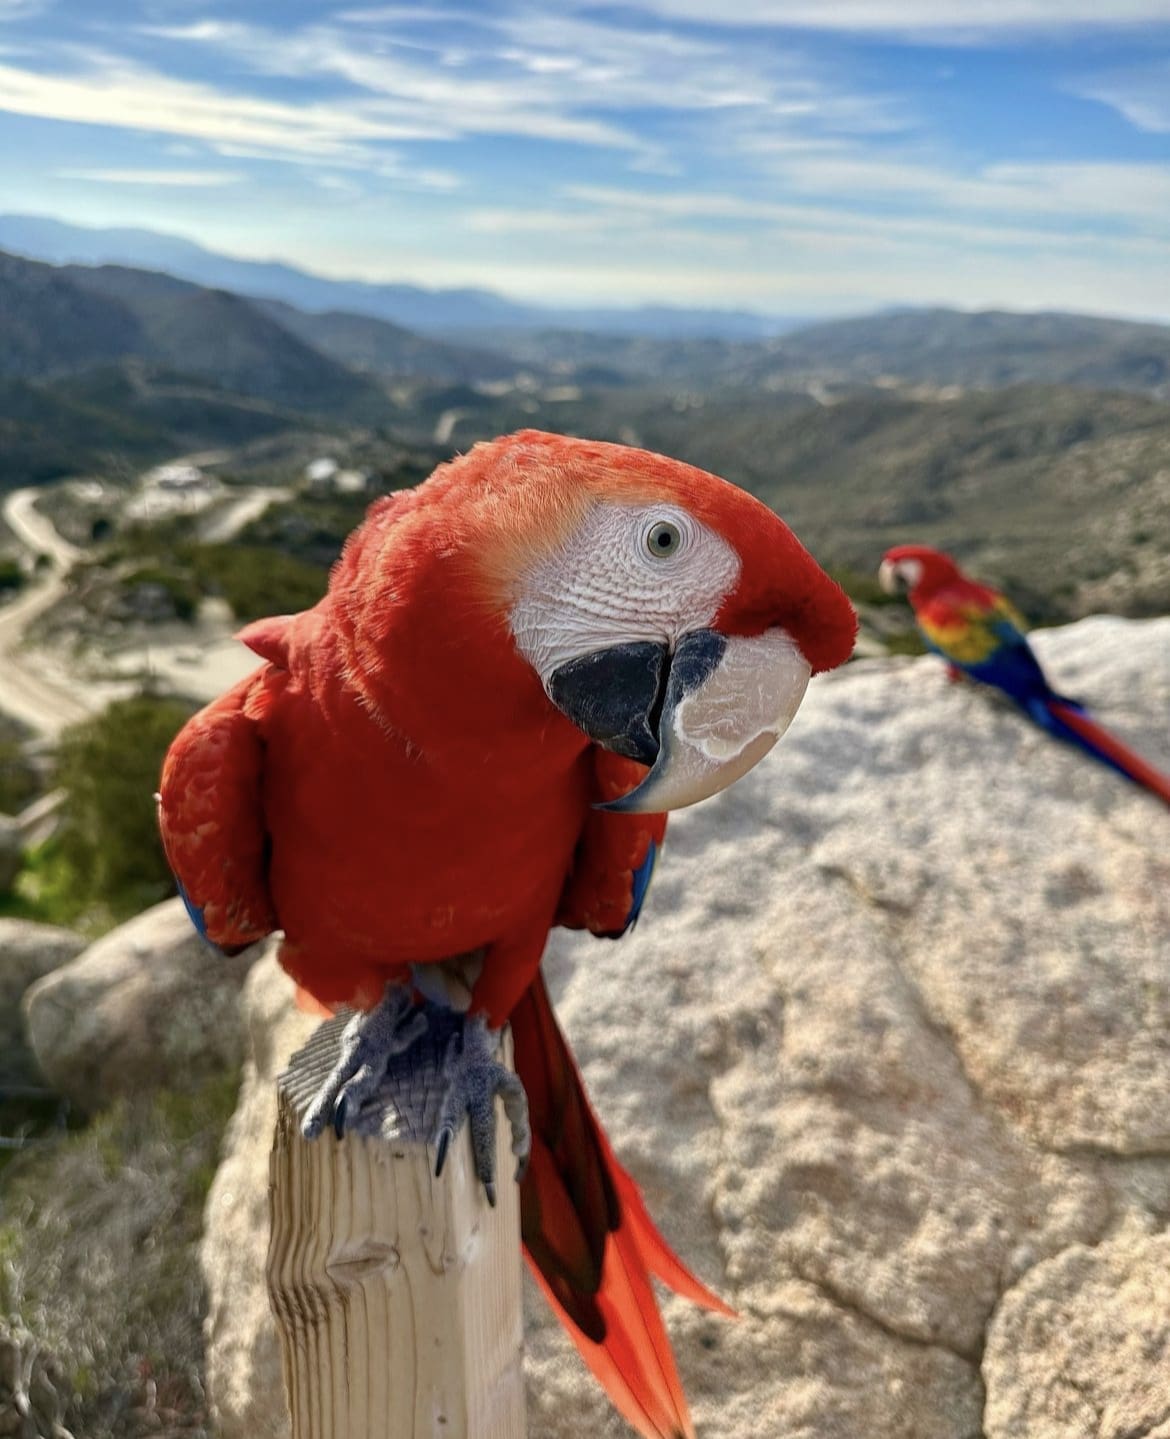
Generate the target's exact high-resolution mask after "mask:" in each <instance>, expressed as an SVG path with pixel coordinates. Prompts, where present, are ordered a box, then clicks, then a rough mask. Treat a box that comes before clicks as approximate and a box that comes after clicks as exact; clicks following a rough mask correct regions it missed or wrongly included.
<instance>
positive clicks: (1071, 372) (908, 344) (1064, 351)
mask: <svg viewBox="0 0 1170 1439" xmlns="http://www.w3.org/2000/svg"><path fill="white" fill-rule="evenodd" d="M757 348H758V350H759V352H760V353H759V357H758V358H757V359H755V360H751V359H750V358H748V357H747V356H746V354H745V356H744V358H745V359H746V360H747V363H745V364H743V365H738V364H732V365H730V366H729V367H728V370H727V372H726V373H725V379H727V380H728V381H732V382H734V383H737V384H749V385H754V384H758V385H768V384H775V383H777V382H780V381H790V380H792V379H795V378H798V377H806V378H808V377H820V378H821V379H824V380H836V381H842V382H847V383H854V384H857V383H873V382H876V381H879V380H881V379H883V378H887V377H893V378H897V379H899V380H901V381H903V382H905V383H908V384H914V385H961V386H963V387H964V388H983V389H993V388H1001V387H1003V386H1006V385H1020V384H1042V385H1077V386H1085V387H1087V388H1090V389H1101V390H1110V389H1118V390H1145V391H1148V392H1150V393H1161V394H1163V395H1167V394H1170V327H1168V326H1165V325H1139V324H1134V323H1132V322H1131V321H1128V320H1110V319H1098V318H1095V317H1094V316H1090V315H1062V314H1011V313H1007V312H1005V311H999V310H987V311H982V312H976V313H973V314H967V313H964V312H962V311H958V310H941V309H939V310H902V311H894V312H890V313H886V314H879V315H867V316H863V317H861V318H858V319H849V320H834V321H830V322H828V323H826V324H820V325H811V326H808V327H807V328H804V329H800V330H797V331H795V332H793V333H792V334H789V335H786V336H784V337H783V339H782V340H779V341H776V342H774V343H769V344H765V345H761V346H759V347H757Z"/></svg>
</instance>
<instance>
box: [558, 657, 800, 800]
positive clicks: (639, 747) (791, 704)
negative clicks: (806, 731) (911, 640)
mask: <svg viewBox="0 0 1170 1439" xmlns="http://www.w3.org/2000/svg"><path fill="white" fill-rule="evenodd" d="M810 674H811V669H810V667H809V663H808V661H807V660H806V659H805V657H804V655H803V654H802V653H801V651H800V647H799V645H797V643H796V641H795V640H794V639H793V638H792V637H791V635H789V634H788V633H787V632H786V631H785V630H782V629H771V630H765V631H764V633H763V634H761V635H755V636H752V637H751V638H746V637H743V636H727V635H721V634H718V633H716V632H715V631H714V630H696V631H694V632H693V633H691V634H688V635H684V636H683V638H682V639H681V640H680V641H679V643H678V644H677V645H676V646H675V648H674V650H673V651H671V650H670V649H669V648H668V647H667V646H666V645H663V644H654V643H652V642H649V641H645V642H639V643H636V644H625V645H616V646H614V647H613V648H612V649H607V650H599V651H596V652H595V653H593V654H589V655H585V656H583V657H582V658H580V659H576V660H571V661H570V662H569V663H568V664H566V665H562V666H561V667H560V669H558V670H557V671H556V672H555V673H554V675H553V677H552V683H551V684H550V686H549V694H550V696H551V698H552V700H553V703H554V704H556V705H557V707H558V708H559V709H560V710H561V711H562V712H563V713H564V714H566V715H567V716H568V717H569V719H571V720H572V721H573V723H574V724H575V725H576V726H577V727H578V729H581V730H583V731H584V733H585V734H587V735H588V736H589V738H590V739H592V740H594V741H595V742H596V743H597V744H600V745H602V746H604V747H605V748H606V749H611V750H614V751H615V752H616V753H618V754H624V755H627V756H628V757H629V758H631V759H636V760H640V761H641V762H642V763H643V764H647V765H649V766H650V773H649V774H648V775H646V777H645V779H643V780H642V782H641V784H639V785H637V786H636V787H635V788H634V789H632V790H631V791H630V792H629V793H628V794H626V795H623V796H622V797H621V798H620V799H616V800H612V801H611V802H610V803H608V804H605V805H601V806H599V808H602V809H609V810H618V811H621V812H622V813H625V814H657V813H660V812H661V811H663V810H670V809H683V808H684V807H685V806H686V805H691V804H697V803H698V801H699V800H701V799H706V798H707V797H708V796H709V795H713V794H718V792H719V791H720V790H721V789H726V788H727V786H728V785H730V784H733V783H734V782H735V781H736V780H737V779H739V778H740V777H741V775H745V774H746V773H747V772H748V770H749V769H751V768H752V767H753V765H756V764H758V763H759V761H760V760H762V759H763V757H764V756H765V755H766V754H767V753H768V751H769V750H770V749H771V748H772V746H773V745H774V744H775V743H776V741H777V740H778V739H779V738H780V736H781V735H782V734H783V733H784V731H785V730H786V729H787V728H788V726H789V724H790V723H791V722H792V717H793V715H795V713H796V711H797V709H798V708H799V706H800V702H801V700H802V699H803V698H804V692H805V688H806V686H807V685H808V681H809V675H810Z"/></svg>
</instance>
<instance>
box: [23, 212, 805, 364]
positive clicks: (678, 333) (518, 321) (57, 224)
mask: <svg viewBox="0 0 1170 1439" xmlns="http://www.w3.org/2000/svg"><path fill="white" fill-rule="evenodd" d="M0 248H4V249H9V250H14V251H17V252H18V253H19V254H22V255H31V256H34V257H35V258H37V259H43V260H51V261H53V262H54V263H57V264H65V263H68V262H75V263H80V264H84V265H102V264H111V263H115V264H121V265H133V266H138V267H141V268H143V269H147V270H165V271H167V272H168V273H169V274H172V275H181V276H183V277H184V278H185V279H188V280H193V281H194V282H196V283H197V284H200V285H209V286H212V287H215V288H218V289H227V290H236V291H238V292H239V293H241V294H245V295H259V296H263V297H265V298H266V299H271V300H280V301H283V302H284V303H285V304H290V305H295V306H297V307H298V308H299V309H303V310H313V311H324V310H341V311H344V312H346V313H356V314H362V315H372V316H374V317H375V318H377V319H382V320H389V321H390V322H391V323H393V324H398V325H405V326H407V327H408V328H410V329H412V330H419V331H421V332H422V333H424V334H430V335H444V336H446V335H450V334H452V333H455V332H460V331H463V330H466V329H469V328H474V329H485V328H486V329H496V328H504V327H506V328H512V329H547V328H548V327H550V326H559V327H568V328H572V329H578V330H602V331H606V332H609V333H615V334H629V335H652V336H657V337H659V338H671V339H678V338H689V337H694V336H702V335H721V336H724V337H726V338H738V339H755V338H758V337H759V336H762V335H773V334H776V333H777V332H778V331H780V330H782V329H786V328H790V327H791V325H792V323H793V321H791V320H782V319H777V318H775V317H773V316H769V315H760V314H754V313H752V312H751V311H747V310H724V309H711V308H703V309H696V308H693V307H690V306H686V305H642V306H634V307H619V306H613V307H591V308H569V307H566V306H557V305H555V304H552V305H538V304H530V303H526V302H525V301H522V300H513V299H511V298H509V297H508V296H506V295H501V294H498V293H496V292H495V291H493V290H484V289H479V288H473V287H467V286H464V287H461V288H457V289H442V288H431V287H427V286H423V285H414V284H408V283H398V284H371V283H368V282H365V281H362V280H338V279H333V278H331V277H329V276H327V275H317V274H313V273H311V272H310V271H307V270H300V269H297V268H296V267H295V266H294V265H287V264H283V263H281V262H280V261H274V260H243V259H238V258H236V257H235V256H232V255H221V254H218V253H216V252H215V251H214V250H208V249H206V248H205V247H204V246H202V245H197V244H194V243H193V242H192V241H190V240H186V239H183V238H182V237H180V236H178V235H167V234H160V233H158V232H157V231H154V230H143V229H130V228H119V229H91V228H89V227H87V226H83V225H68V224H65V223H63V222H62V221H60V220H53V219H49V218H47V217H44V216H38V215H0Z"/></svg>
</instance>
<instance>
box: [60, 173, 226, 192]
mask: <svg viewBox="0 0 1170 1439" xmlns="http://www.w3.org/2000/svg"><path fill="white" fill-rule="evenodd" d="M53 173H54V175H56V176H57V178H58V179H59V180H92V181H95V182H96V183H99V184H102V185H178V186H180V187H183V188H187V189H193V190H205V189H215V188H216V187H217V186H220V185H238V184H240V182H241V181H242V180H243V179H244V176H243V175H241V174H239V173H237V172H236V171H233V170H54V171H53Z"/></svg>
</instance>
